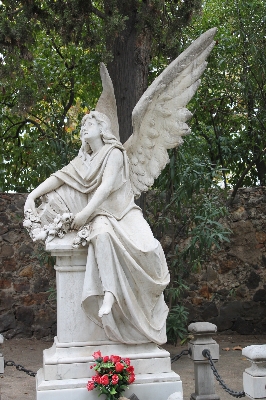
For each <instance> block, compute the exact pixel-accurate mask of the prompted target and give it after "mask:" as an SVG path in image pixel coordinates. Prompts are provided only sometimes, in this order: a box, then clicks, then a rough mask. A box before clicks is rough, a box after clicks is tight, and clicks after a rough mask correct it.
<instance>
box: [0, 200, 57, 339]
mask: <svg viewBox="0 0 266 400" xmlns="http://www.w3.org/2000/svg"><path fill="white" fill-rule="evenodd" d="M25 199H26V195H24V194H6V193H0V262H1V267H0V271H1V274H0V290H1V295H0V332H1V333H3V335H4V336H5V337H6V338H12V337H14V336H17V337H31V336H32V335H33V336H35V337H37V338H41V337H52V336H54V335H55V332H56V304H55V301H54V300H49V299H48V297H49V295H50V293H49V290H51V288H53V287H54V284H55V271H54V268H53V265H52V263H51V259H49V258H48V257H47V253H45V252H44V251H43V248H42V247H41V246H40V245H36V244H33V242H32V240H31V239H30V237H29V235H28V234H27V232H26V231H25V229H24V228H23V225H22V222H23V206H24V203H25ZM49 261H50V262H49Z"/></svg>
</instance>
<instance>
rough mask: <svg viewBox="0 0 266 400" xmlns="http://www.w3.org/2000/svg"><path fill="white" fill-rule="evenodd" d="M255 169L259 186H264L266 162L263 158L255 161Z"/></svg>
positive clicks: (265, 182)
mask: <svg viewBox="0 0 266 400" xmlns="http://www.w3.org/2000/svg"><path fill="white" fill-rule="evenodd" d="M256 169H257V172H258V178H259V181H260V186H265V185H266V164H265V161H264V160H263V159H261V160H258V161H257V162H256Z"/></svg>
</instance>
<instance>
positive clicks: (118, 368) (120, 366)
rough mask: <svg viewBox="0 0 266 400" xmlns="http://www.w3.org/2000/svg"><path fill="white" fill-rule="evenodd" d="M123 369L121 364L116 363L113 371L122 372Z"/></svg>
mask: <svg viewBox="0 0 266 400" xmlns="http://www.w3.org/2000/svg"><path fill="white" fill-rule="evenodd" d="M123 369H124V365H123V364H121V363H120V362H117V363H116V364H115V370H116V372H122V371H123Z"/></svg>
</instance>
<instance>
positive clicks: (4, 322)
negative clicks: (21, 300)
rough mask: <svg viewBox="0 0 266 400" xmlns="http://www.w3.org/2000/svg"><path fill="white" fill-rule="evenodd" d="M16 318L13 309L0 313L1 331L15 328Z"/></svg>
mask: <svg viewBox="0 0 266 400" xmlns="http://www.w3.org/2000/svg"><path fill="white" fill-rule="evenodd" d="M15 326H16V320H15V315H14V313H13V312H12V311H8V312H7V313H5V314H2V315H0V331H1V332H5V331H7V330H8V329H11V328H15Z"/></svg>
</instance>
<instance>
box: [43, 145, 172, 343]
mask: <svg viewBox="0 0 266 400" xmlns="http://www.w3.org/2000/svg"><path fill="white" fill-rule="evenodd" d="M114 148H118V149H120V150H121V151H122V153H123V168H122V169H121V171H120V173H119V174H118V176H117V177H116V181H115V185H114V187H113V190H112V191H111V193H110V195H109V196H108V198H107V199H106V200H105V201H104V202H103V203H102V204H101V205H100V206H99V207H98V208H97V209H96V210H95V211H94V213H93V214H92V215H91V216H90V218H89V219H88V220H87V221H84V224H85V223H86V224H89V225H90V236H89V238H88V239H87V240H88V256H87V264H86V271H85V278H84V285H83V293H82V296H81V306H82V307H83V310H84V312H85V313H86V315H87V317H88V318H90V319H91V321H92V322H93V323H95V324H98V325H99V326H101V327H102V328H103V329H104V331H105V334H106V335H107V337H108V338H109V339H110V340H111V341H115V342H122V343H128V344H136V343H145V342H150V341H152V342H155V343H157V344H162V343H165V342H166V328H165V322H166V317H167V313H168V308H167V306H166V304H165V302H164V297H163V290H164V289H165V287H166V286H167V284H168V283H169V272H168V268H167V264H166V260H165V256H164V253H163V250H162V248H161V245H160V243H159V242H158V241H157V240H156V239H155V238H154V236H153V234H152V232H151V229H150V227H149V225H148V223H147V222H146V221H145V219H144V218H143V215H142V212H141V210H140V208H139V207H138V206H137V205H136V204H135V203H134V196H133V192H132V189H131V184H130V180H129V172H128V171H129V166H128V159H127V155H126V152H125V150H124V148H123V147H122V145H121V144H119V143H115V144H114V143H112V144H105V145H104V146H103V147H102V148H101V149H100V150H99V152H98V153H96V154H95V155H93V156H92V157H91V156H89V157H88V158H89V159H86V160H83V159H82V158H81V157H79V156H78V157H76V158H75V159H74V160H72V161H71V162H70V163H69V164H68V165H67V166H66V167H64V168H63V169H61V170H60V171H57V172H56V173H54V174H53V175H54V176H56V177H58V178H59V179H61V180H62V181H63V182H64V184H63V185H62V186H61V187H60V188H59V189H57V190H55V191H53V192H50V193H48V194H47V195H46V207H45V208H44V211H43V213H42V215H41V218H42V222H43V224H45V223H49V222H51V221H52V220H53V218H54V216H55V214H56V213H58V212H59V213H61V214H62V213H63V212H72V213H74V214H76V213H77V212H79V211H81V210H82V209H83V208H84V207H85V206H86V205H87V204H88V202H89V201H90V199H91V198H92V196H93V195H94V193H95V191H96V189H97V188H98V187H99V186H100V185H101V182H102V176H103V173H104V170H105V168H108V160H109V156H110V154H111V152H112V150H113V149H114ZM105 291H109V292H111V293H112V294H113V295H114V298H115V302H114V304H113V307H112V310H111V312H110V313H109V314H108V315H103V317H102V318H100V317H98V311H99V308H100V306H101V304H102V301H103V296H104V292H105Z"/></svg>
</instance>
